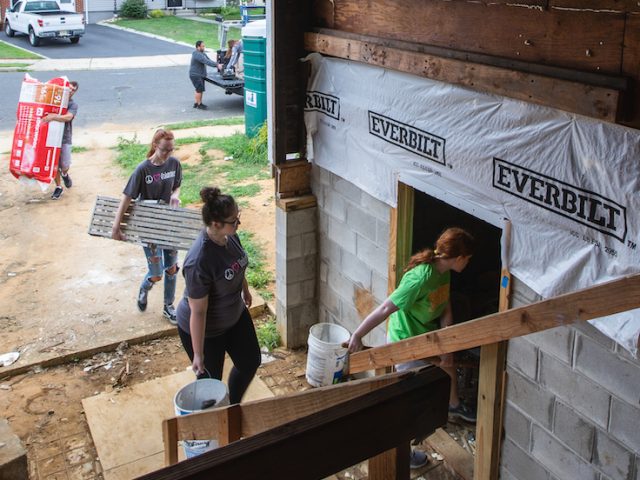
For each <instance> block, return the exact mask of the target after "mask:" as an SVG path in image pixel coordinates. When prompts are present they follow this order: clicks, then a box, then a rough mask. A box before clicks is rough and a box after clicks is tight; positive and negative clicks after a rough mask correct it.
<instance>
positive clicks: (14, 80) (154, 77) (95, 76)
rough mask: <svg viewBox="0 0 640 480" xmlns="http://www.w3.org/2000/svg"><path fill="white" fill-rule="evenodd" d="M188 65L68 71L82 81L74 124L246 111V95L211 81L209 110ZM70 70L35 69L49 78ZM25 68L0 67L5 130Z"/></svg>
mask: <svg viewBox="0 0 640 480" xmlns="http://www.w3.org/2000/svg"><path fill="white" fill-rule="evenodd" d="M187 72H188V66H184V67H166V68H144V69H142V68H141V69H126V70H83V71H75V72H67V73H66V75H67V77H69V79H70V80H76V81H78V82H79V84H80V89H79V90H78V93H76V95H75V96H74V99H75V100H76V102H77V103H78V106H79V111H78V116H77V118H76V119H75V120H74V121H73V127H74V129H76V128H78V129H80V128H83V127H94V126H99V125H101V124H103V123H116V124H131V123H136V122H140V123H145V124H150V123H157V124H161V123H170V122H183V121H191V120H204V119H210V118H223V117H231V116H242V115H243V112H244V99H243V97H241V96H239V95H225V93H224V90H222V89H221V88H219V87H215V86H213V85H211V84H206V91H205V93H204V103H205V104H207V105H208V106H209V110H198V109H194V108H192V106H193V86H192V85H191V82H190V81H189V77H188V74H187ZM64 73H65V72H33V73H31V76H34V77H36V78H37V79H38V80H40V81H47V80H49V79H51V78H54V77H58V76H60V75H62V74H64ZM23 76H24V73H19V72H0V85H2V95H0V131H7V130H13V129H14V128H15V122H16V116H15V115H16V108H17V105H18V98H19V96H20V86H21V84H22V79H23Z"/></svg>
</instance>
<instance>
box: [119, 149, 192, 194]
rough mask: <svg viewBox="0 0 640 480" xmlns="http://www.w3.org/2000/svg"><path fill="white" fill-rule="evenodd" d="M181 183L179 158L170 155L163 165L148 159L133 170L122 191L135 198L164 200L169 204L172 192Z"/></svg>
mask: <svg viewBox="0 0 640 480" xmlns="http://www.w3.org/2000/svg"><path fill="white" fill-rule="evenodd" d="M181 183H182V167H181V166H180V161H179V160H178V159H177V158H175V157H169V158H168V159H167V161H166V162H164V163H163V164H162V165H154V164H153V163H151V162H150V161H149V160H148V159H147V160H144V161H143V162H141V163H140V164H139V165H138V166H137V167H136V169H135V170H134V171H133V173H132V174H131V177H129V181H128V182H127V185H126V186H125V187H124V191H123V192H122V193H124V194H125V195H127V196H129V197H131V198H133V199H134V200H162V201H164V203H166V204H168V203H169V201H170V200H171V193H172V192H173V191H174V190H175V189H176V188H178V187H179V186H180V184H181Z"/></svg>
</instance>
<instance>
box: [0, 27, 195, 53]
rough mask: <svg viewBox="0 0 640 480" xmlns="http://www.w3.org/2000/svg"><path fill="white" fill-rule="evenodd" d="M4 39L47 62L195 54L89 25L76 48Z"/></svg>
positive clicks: (54, 41)
mask: <svg viewBox="0 0 640 480" xmlns="http://www.w3.org/2000/svg"><path fill="white" fill-rule="evenodd" d="M1 35H2V40H4V41H5V42H7V43H10V44H12V45H16V46H18V47H21V48H24V49H26V50H29V51H32V52H34V53H37V54H38V55H42V56H44V57H47V58H60V59H62V58H109V57H142V56H149V55H174V54H180V53H191V52H192V51H193V48H192V47H187V46H184V45H180V44H177V43H173V42H168V41H165V40H161V39H158V38H151V37H147V36H144V35H138V34H136V33H132V32H128V31H125V30H120V29H116V28H110V27H105V26H104V25H87V26H86V33H85V34H84V36H83V37H82V38H81V39H80V42H79V43H77V44H75V45H72V44H71V43H70V42H69V40H66V39H51V40H48V39H42V42H41V43H40V46H38V47H32V46H31V45H30V44H29V38H28V37H27V36H26V35H20V34H16V36H15V37H13V38H10V37H7V36H6V35H5V34H4V33H2V34H1Z"/></svg>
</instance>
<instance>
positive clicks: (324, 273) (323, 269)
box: [318, 260, 329, 283]
mask: <svg viewBox="0 0 640 480" xmlns="http://www.w3.org/2000/svg"><path fill="white" fill-rule="evenodd" d="M328 278H329V263H328V262H327V261H325V260H321V261H320V263H319V270H318V279H319V280H320V282H324V283H327V279H328Z"/></svg>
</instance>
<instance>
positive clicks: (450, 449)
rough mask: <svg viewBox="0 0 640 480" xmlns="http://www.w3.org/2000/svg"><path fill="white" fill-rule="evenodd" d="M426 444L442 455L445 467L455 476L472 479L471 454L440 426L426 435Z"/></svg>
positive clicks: (464, 479) (462, 479)
mask: <svg viewBox="0 0 640 480" xmlns="http://www.w3.org/2000/svg"><path fill="white" fill-rule="evenodd" d="M427 445H429V446H430V447H431V448H433V449H434V450H435V451H436V452H438V453H439V454H440V455H442V456H443V457H444V466H445V468H446V469H447V470H449V471H450V472H451V473H453V474H454V475H455V476H456V478H460V479H461V480H472V479H473V455H472V454H471V453H470V452H467V451H466V450H465V449H464V448H462V447H461V446H460V445H458V444H457V443H456V441H455V440H454V439H453V438H451V436H450V435H449V434H448V433H447V432H445V431H444V430H443V429H442V428H437V429H436V431H435V433H433V434H432V435H429V436H428V437H427ZM484 478H488V477H484Z"/></svg>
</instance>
